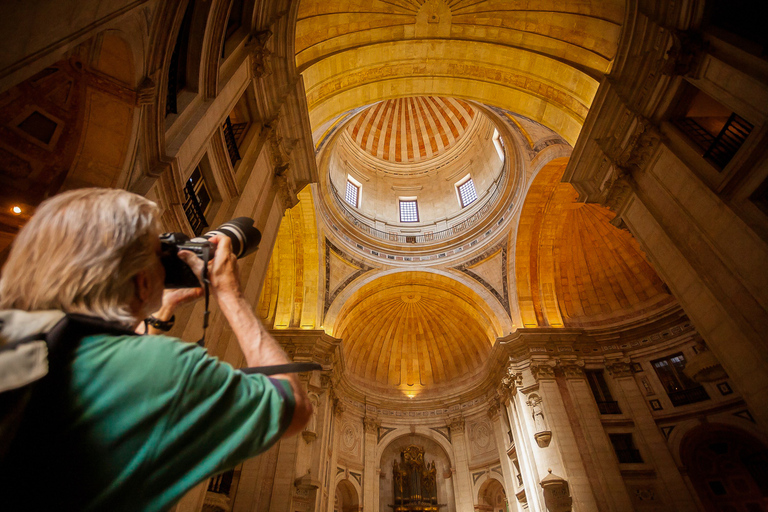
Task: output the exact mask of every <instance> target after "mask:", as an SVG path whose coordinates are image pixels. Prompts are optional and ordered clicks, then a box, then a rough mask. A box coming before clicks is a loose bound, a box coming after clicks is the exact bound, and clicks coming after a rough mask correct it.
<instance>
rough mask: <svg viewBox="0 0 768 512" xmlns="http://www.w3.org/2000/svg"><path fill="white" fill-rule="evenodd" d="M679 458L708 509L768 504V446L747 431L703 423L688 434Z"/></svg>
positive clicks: (750, 508) (702, 502)
mask: <svg viewBox="0 0 768 512" xmlns="http://www.w3.org/2000/svg"><path fill="white" fill-rule="evenodd" d="M680 459H681V461H682V462H683V464H684V465H685V467H686V469H687V472H688V477H689V478H690V481H691V483H692V485H693V488H694V489H695V491H696V493H697V494H698V496H699V499H700V500H701V504H702V505H703V507H704V509H705V510H706V511H708V512H710V511H711V512H714V511H717V510H724V508H722V507H725V506H727V507H728V509H729V510H752V509H754V510H760V509H763V508H765V505H766V504H768V471H766V467H768V447H766V445H765V444H764V443H762V442H760V441H759V440H758V439H756V438H754V437H753V436H751V435H749V434H747V433H746V432H745V431H743V430H741V429H737V428H732V427H729V426H725V425H716V424H702V425H700V426H698V427H696V428H694V429H692V430H691V431H690V432H688V433H687V434H686V436H685V438H684V439H683V441H682V443H681V446H680Z"/></svg>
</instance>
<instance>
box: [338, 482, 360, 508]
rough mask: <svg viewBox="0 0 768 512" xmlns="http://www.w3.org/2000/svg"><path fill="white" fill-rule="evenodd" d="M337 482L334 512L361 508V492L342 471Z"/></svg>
mask: <svg viewBox="0 0 768 512" xmlns="http://www.w3.org/2000/svg"><path fill="white" fill-rule="evenodd" d="M341 477H342V478H340V479H339V480H338V481H337V482H336V487H335V490H334V495H333V499H332V500H333V510H334V512H358V511H359V510H360V494H359V490H358V489H357V487H355V485H354V484H353V483H352V482H351V481H350V480H349V479H348V478H346V477H345V476H344V474H343V473H341Z"/></svg>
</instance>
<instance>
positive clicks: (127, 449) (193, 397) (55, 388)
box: [0, 335, 294, 511]
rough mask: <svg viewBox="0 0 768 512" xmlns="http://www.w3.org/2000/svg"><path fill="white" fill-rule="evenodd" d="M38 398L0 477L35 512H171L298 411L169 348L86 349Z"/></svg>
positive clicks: (192, 349)
mask: <svg viewBox="0 0 768 512" xmlns="http://www.w3.org/2000/svg"><path fill="white" fill-rule="evenodd" d="M39 386H40V387H38V388H36V389H35V396H34V398H33V401H32V402H31V403H30V405H29V406H28V408H27V410H26V411H25V416H24V421H23V423H22V424H21V427H20V433H19V434H18V435H17V437H16V439H15V440H14V445H13V447H12V449H11V452H10V453H9V456H8V458H7V459H6V462H9V463H10V464H9V465H7V467H6V468H3V471H0V474H2V473H6V470H9V471H7V472H8V473H10V475H9V476H6V475H2V476H3V478H10V481H8V480H5V484H8V489H14V490H15V492H14V493H13V494H15V495H16V496H20V497H21V496H23V498H20V499H22V504H23V506H24V509H25V510H36V509H37V508H44V509H46V510H80V509H82V510H113V511H117V510H131V511H139V510H141V511H145V510H146V511H152V510H157V511H162V510H166V509H168V507H169V506H171V505H172V504H173V503H174V502H175V501H177V500H178V499H180V498H181V497H182V496H183V495H184V494H185V493H186V492H187V491H189V490H190V489H191V488H192V487H194V486H195V485H196V484H198V483H199V482H201V481H203V480H204V479H206V478H207V477H209V476H211V475H213V474H215V473H218V472H221V471H224V470H226V469H229V468H232V467H234V466H236V465H237V464H239V463H240V462H242V461H244V460H245V459H247V458H249V457H253V456H254V455H257V454H258V453H261V452H263V451H264V450H266V449H267V448H269V446H271V445H272V444H273V443H275V442H276V441H277V440H278V439H279V438H280V436H281V435H282V433H283V432H284V430H285V428H286V427H287V425H288V424H290V419H291V417H292V414H293V408H294V397H293V394H292V390H291V388H290V386H289V385H288V383H287V382H285V381H279V380H274V379H269V378H267V377H264V376H261V375H245V374H243V373H242V372H239V371H236V370H234V369H233V368H232V367H231V366H229V365H228V364H225V363H221V362H219V361H218V360H217V359H215V358H212V357H209V356H208V355H207V354H206V352H205V350H203V349H201V348H199V347H198V346H196V345H193V344H189V343H183V342H180V341H179V340H176V339H174V338H168V337H164V336H106V335H99V336H89V337H85V338H83V340H82V341H81V342H80V345H79V346H78V348H77V349H76V350H75V352H74V357H73V359H72V361H70V362H69V364H65V365H63V369H62V370H61V371H59V372H52V374H51V375H49V376H48V377H46V379H44V380H43V381H42V382H41V383H40V384H39ZM41 418H43V420H42V421H41ZM4 465H5V464H4ZM4 486H5V485H4V484H2V483H0V487H4ZM7 496H8V493H6V492H4V493H3V501H5V499H6V497H7ZM6 503H7V502H6ZM0 508H4V507H0ZM8 510H11V509H8ZM14 510H15V509H14Z"/></svg>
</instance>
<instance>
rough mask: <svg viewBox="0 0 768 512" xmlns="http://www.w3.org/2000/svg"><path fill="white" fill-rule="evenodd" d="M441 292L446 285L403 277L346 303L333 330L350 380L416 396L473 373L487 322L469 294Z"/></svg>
mask: <svg viewBox="0 0 768 512" xmlns="http://www.w3.org/2000/svg"><path fill="white" fill-rule="evenodd" d="M443 280H444V281H446V282H443ZM447 284H448V280H447V279H446V278H442V279H440V278H437V279H436V278H435V276H434V275H430V274H426V273H420V272H405V273H401V274H395V275H394V276H389V277H384V278H381V279H378V280H376V281H374V282H373V283H370V284H368V285H366V286H365V287H363V288H362V289H361V290H360V291H359V292H358V293H357V294H356V295H355V297H353V298H351V299H350V300H349V301H348V303H347V306H345V308H344V310H343V311H342V312H341V313H340V314H339V316H338V318H340V319H342V321H341V323H340V325H339V326H338V328H337V329H335V330H334V331H335V332H334V335H335V336H338V337H340V338H342V339H343V340H344V354H345V359H346V361H347V365H348V366H347V368H348V369H349V370H350V371H351V373H352V374H353V375H355V376H357V377H359V378H361V379H365V380H366V381H367V382H372V383H376V384H379V385H382V386H386V387H387V388H390V389H391V388H392V387H394V388H397V389H399V390H401V391H403V392H405V393H406V394H408V391H409V390H413V391H414V394H417V393H418V392H419V391H421V390H423V389H424V388H427V387H431V386H433V385H439V384H441V383H444V382H447V381H450V380H452V379H457V378H465V379H466V378H468V377H470V376H471V375H472V374H473V373H474V372H475V371H476V370H478V369H479V368H480V366H481V364H482V363H483V361H484V360H485V358H486V357H487V355H488V352H489V351H490V349H491V344H492V342H493V339H494V334H493V333H492V332H490V331H491V328H490V326H491V321H490V320H489V319H488V317H487V315H486V314H485V313H484V312H483V311H481V310H479V309H478V307H477V306H476V305H475V304H476V303H477V302H480V300H479V298H473V297H472V295H474V294H473V292H471V291H469V290H468V289H467V290H465V291H462V290H456V283H455V282H454V283H453V288H454V290H451V289H449V288H447ZM476 300H477V302H475V301H476Z"/></svg>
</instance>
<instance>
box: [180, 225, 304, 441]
mask: <svg viewBox="0 0 768 512" xmlns="http://www.w3.org/2000/svg"><path fill="white" fill-rule="evenodd" d="M208 241H209V242H210V243H212V244H213V245H214V246H216V253H215V255H214V257H213V260H212V261H210V262H208V280H209V281H210V283H211V285H210V290H211V294H212V295H213V296H214V297H215V298H216V302H218V304H219V307H220V308H221V312H222V313H223V314H224V317H225V318H226V319H227V321H228V322H229V325H230V327H231V328H232V332H234V334H235V337H236V338H237V341H238V343H239V344H240V348H241V349H242V351H243V355H244V356H245V361H246V364H247V365H248V366H269V365H273V364H285V363H289V362H291V360H290V358H289V357H288V356H287V355H286V354H285V352H283V350H282V349H281V348H280V344H279V343H277V341H275V339H274V338H273V337H272V336H271V335H270V334H269V332H268V331H267V330H266V329H265V328H264V326H263V325H262V324H261V322H260V321H259V320H258V319H257V318H256V316H255V315H254V314H253V308H252V307H251V305H250V304H248V303H247V301H246V300H245V297H244V296H243V292H242V289H241V287H240V275H239V273H238V268H237V258H236V257H235V255H234V254H232V241H231V240H230V239H229V237H227V236H218V235H217V236H214V237H211V238H210V240H208ZM179 258H181V259H182V260H184V262H186V263H187V264H188V265H189V266H190V267H191V268H192V270H193V272H194V273H195V275H197V276H198V278H199V277H200V275H201V274H202V270H203V262H202V260H200V258H198V257H197V256H196V255H195V254H193V253H191V252H189V251H179ZM272 378H275V379H281V380H287V381H288V382H289V384H290V385H291V388H292V389H293V395H294V399H295V401H296V408H295V409H294V414H293V420H292V421H291V424H290V426H289V427H288V429H287V430H286V432H285V434H284V435H286V436H290V435H295V434H298V433H299V432H301V429H302V428H303V427H304V425H306V424H307V422H308V421H309V419H310V418H311V417H312V403H311V402H310V401H309V397H308V396H307V392H306V390H305V389H304V386H303V385H302V384H301V382H299V379H298V377H297V376H296V374H293V373H290V374H284V375H273V376H272Z"/></svg>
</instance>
